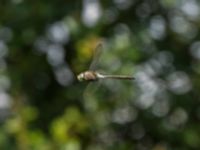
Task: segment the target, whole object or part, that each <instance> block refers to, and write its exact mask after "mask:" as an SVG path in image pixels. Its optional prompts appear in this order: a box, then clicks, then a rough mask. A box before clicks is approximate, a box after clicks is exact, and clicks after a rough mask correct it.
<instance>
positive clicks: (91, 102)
mask: <svg viewBox="0 0 200 150" xmlns="http://www.w3.org/2000/svg"><path fill="white" fill-rule="evenodd" d="M99 85H100V81H98V82H90V83H89V84H88V86H87V87H86V89H85V91H84V93H83V100H84V102H83V103H84V107H85V109H86V111H87V112H89V113H91V112H95V111H96V110H97V108H98V101H97V93H98V88H99Z"/></svg>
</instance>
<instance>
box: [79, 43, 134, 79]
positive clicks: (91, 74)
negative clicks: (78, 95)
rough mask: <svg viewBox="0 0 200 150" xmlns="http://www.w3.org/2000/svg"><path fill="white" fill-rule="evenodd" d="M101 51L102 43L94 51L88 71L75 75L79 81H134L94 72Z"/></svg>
mask: <svg viewBox="0 0 200 150" xmlns="http://www.w3.org/2000/svg"><path fill="white" fill-rule="evenodd" d="M101 49H102V43H100V44H99V45H98V46H97V47H96V49H95V50H94V56H93V61H92V63H91V65H90V67H89V70H87V71H84V72H81V73H80V74H78V75H77V79H78V80H79V81H98V80H99V79H118V80H134V79H135V78H134V77H132V76H128V75H109V74H102V73H100V72H98V71H95V70H94V69H93V68H94V66H95V65H96V63H97V62H98V59H99V54H100V52H101Z"/></svg>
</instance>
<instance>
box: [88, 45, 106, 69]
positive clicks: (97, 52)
mask: <svg viewBox="0 0 200 150" xmlns="http://www.w3.org/2000/svg"><path fill="white" fill-rule="evenodd" d="M102 50H103V44H102V43H99V44H98V45H97V47H96V48H95V49H94V51H93V60H92V63H91V65H90V67H89V70H96V67H97V64H98V62H99V59H100V55H101V53H102Z"/></svg>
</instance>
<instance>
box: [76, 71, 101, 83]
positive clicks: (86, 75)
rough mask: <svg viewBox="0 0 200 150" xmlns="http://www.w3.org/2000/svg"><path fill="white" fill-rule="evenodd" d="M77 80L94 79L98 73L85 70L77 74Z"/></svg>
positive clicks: (96, 78)
mask: <svg viewBox="0 0 200 150" xmlns="http://www.w3.org/2000/svg"><path fill="white" fill-rule="evenodd" d="M77 78H78V80H79V81H96V80H98V73H96V72H95V71H85V72H82V73H80V74H79V75H78V76H77Z"/></svg>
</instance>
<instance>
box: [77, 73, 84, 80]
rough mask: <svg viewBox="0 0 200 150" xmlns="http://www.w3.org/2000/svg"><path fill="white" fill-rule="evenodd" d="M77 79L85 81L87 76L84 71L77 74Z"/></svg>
mask: <svg viewBox="0 0 200 150" xmlns="http://www.w3.org/2000/svg"><path fill="white" fill-rule="evenodd" d="M77 79H78V80H79V81H84V80H85V78H84V73H80V74H79V75H78V76H77Z"/></svg>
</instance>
